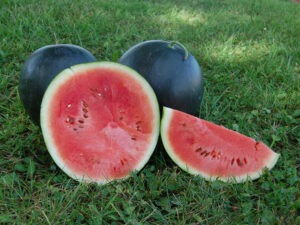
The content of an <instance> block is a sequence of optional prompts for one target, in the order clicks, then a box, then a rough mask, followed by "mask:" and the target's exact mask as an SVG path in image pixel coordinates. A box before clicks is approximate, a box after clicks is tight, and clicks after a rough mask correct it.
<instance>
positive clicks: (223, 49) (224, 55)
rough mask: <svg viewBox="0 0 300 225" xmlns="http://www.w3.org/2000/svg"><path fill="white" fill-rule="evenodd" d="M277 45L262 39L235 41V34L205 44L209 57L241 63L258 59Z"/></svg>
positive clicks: (269, 52)
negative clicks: (225, 39)
mask: <svg viewBox="0 0 300 225" xmlns="http://www.w3.org/2000/svg"><path fill="white" fill-rule="evenodd" d="M276 47H277V46H276V45H275V44H270V43H267V42H265V41H264V40H260V41H258V40H256V41H251V40H249V41H244V42H236V36H234V35H233V36H231V37H230V38H228V40H227V41H225V42H216V41H213V42H211V44H208V45H206V46H205V48H206V50H207V51H209V52H210V57H211V58H213V59H214V60H216V61H222V62H227V63H241V62H247V61H252V60H259V59H261V58H263V57H265V56H266V55H269V54H271V53H272V52H274V49H275V48H276Z"/></svg>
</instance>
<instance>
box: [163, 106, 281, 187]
mask: <svg viewBox="0 0 300 225" xmlns="http://www.w3.org/2000/svg"><path fill="white" fill-rule="evenodd" d="M161 137H162V141H163V145H164V147H165V149H166V151H167V153H168V155H169V156H170V157H171V159H172V160H173V161H174V162H175V163H176V164H177V165H178V166H179V167H181V168H182V169H183V170H185V171H187V172H189V173H191V174H195V175H200V176H202V177H204V178H206V179H207V180H216V179H219V180H223V181H229V182H230V181H233V182H243V181H246V180H247V179H251V180H253V179H257V178H258V177H260V175H261V174H262V172H263V169H264V168H268V169H272V168H273V166H274V165H275V164H276V162H277V160H278V157H279V154H277V153H275V152H273V151H272V150H271V149H270V148H269V147H268V146H267V145H265V144H264V143H262V142H257V141H255V140H254V139H252V138H250V137H247V136H245V135H243V134H240V133H238V132H236V131H233V130H229V129H227V128H225V127H223V126H219V125H216V124H214V123H212V122H209V121H206V120H203V119H200V118H197V117H194V116H191V115H189V114H186V113H183V112H180V111H178V110H173V109H171V108H167V107H164V109H163V118H162V123H161Z"/></svg>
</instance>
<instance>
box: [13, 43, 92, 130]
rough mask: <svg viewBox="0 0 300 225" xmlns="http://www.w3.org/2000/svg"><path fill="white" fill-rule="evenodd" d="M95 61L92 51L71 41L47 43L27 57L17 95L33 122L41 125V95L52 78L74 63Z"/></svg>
mask: <svg viewBox="0 0 300 225" xmlns="http://www.w3.org/2000/svg"><path fill="white" fill-rule="evenodd" d="M95 61H96V58H95V57H94V56H93V55H92V53H90V52H89V51H88V50H86V49H84V48H82V47H80V46H77V45H73V44H55V45H47V46H44V47H41V48H39V49H37V50H36V51H34V52H33V53H32V54H31V55H30V56H29V57H28V58H27V59H26V61H25V63H24V64H23V66H22V70H21V74H20V78H19V96H20V99H21V102H22V104H23V106H24V108H25V110H26V112H27V114H28V115H29V117H30V119H31V120H32V121H33V123H34V124H36V125H39V124H40V108H41V102H42V98H43V95H44V93H45V91H46V89H47V87H48V85H49V83H50V82H51V81H52V79H53V78H54V77H55V76H56V75H57V74H59V73H60V72H61V71H63V70H64V69H66V68H69V67H71V66H73V65H76V64H81V63H87V62H95Z"/></svg>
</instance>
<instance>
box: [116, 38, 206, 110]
mask: <svg viewBox="0 0 300 225" xmlns="http://www.w3.org/2000/svg"><path fill="white" fill-rule="evenodd" d="M183 47H184V46H182V45H181V44H180V45H179V44H176V43H173V42H168V41H163V40H148V41H144V42H141V43H138V44H136V45H134V46H132V47H131V48H130V49H128V50H127V51H126V52H125V53H124V54H123V55H122V57H121V58H120V59H119V62H120V63H121V64H124V65H126V66H129V67H131V68H133V69H134V70H136V71H137V72H138V73H140V74H141V75H142V76H143V77H145V79H146V80H147V81H148V82H149V84H150V85H151V86H152V88H153V89H154V91H155V93H156V96H157V99H158V101H159V103H160V105H161V108H162V107H163V106H167V107H171V108H174V109H178V110H180V111H183V112H186V113H189V114H192V115H198V114H199V109H200V105H201V102H202V97H203V93H204V79H203V75H202V70H201V68H200V65H199V63H198V61H197V60H196V58H195V57H194V56H193V55H192V54H191V53H190V52H188V50H187V49H186V48H185V47H184V48H185V49H184V48H183Z"/></svg>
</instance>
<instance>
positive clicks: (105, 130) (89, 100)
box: [41, 62, 159, 184]
mask: <svg viewBox="0 0 300 225" xmlns="http://www.w3.org/2000/svg"><path fill="white" fill-rule="evenodd" d="M41 128H42V131H43V136H44V140H45V143H46V146H47V148H48V151H49V152H50V154H51V156H52V158H53V159H54V161H55V162H56V163H57V165H58V166H59V167H60V168H61V169H62V170H63V171H64V172H66V173H67V174H68V175H69V176H71V177H72V178H74V179H77V180H80V181H85V182H97V183H99V184H104V183H107V182H109V181H111V180H115V179H124V178H127V177H128V176H129V175H130V173H131V172H134V171H138V170H140V169H141V168H142V167H143V166H144V165H145V164H146V162H147V161H148V159H149V158H150V156H151V154H152V152H153V150H154V148H155V145H156V143H157V139H158V134H159V107H158V103H157V100H156V97H155V94H154V92H153V90H152V89H151V87H150V86H149V85H148V83H147V82H146V81H145V80H144V79H143V78H142V77H141V76H140V75H139V74H137V73H136V72H135V71H133V70H131V69H129V68H128V67H126V66H123V65H120V64H117V63H108V62H102V63H88V64H82V65H77V66H74V67H71V68H70V69H67V70H64V71H63V72H62V73H61V74H59V75H57V78H55V79H54V81H53V82H51V84H50V86H49V88H48V89H47V91H46V93H45V96H44V98H43V102H42V109H41Z"/></svg>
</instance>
